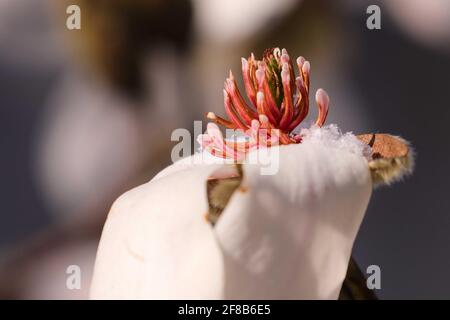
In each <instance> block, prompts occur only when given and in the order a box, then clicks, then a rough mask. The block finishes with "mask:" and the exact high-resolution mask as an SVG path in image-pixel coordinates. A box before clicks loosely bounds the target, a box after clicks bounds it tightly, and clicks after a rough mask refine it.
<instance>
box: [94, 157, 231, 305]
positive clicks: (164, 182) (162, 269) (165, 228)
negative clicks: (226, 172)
mask: <svg viewBox="0 0 450 320" xmlns="http://www.w3.org/2000/svg"><path fill="white" fill-rule="evenodd" d="M217 167H218V166H215V165H209V166H198V167H195V168H191V170H183V171H180V172H179V173H178V174H176V175H167V176H165V177H161V178H159V179H158V180H155V181H151V182H149V183H147V184H144V185H142V186H139V187H137V188H135V189H133V190H131V191H129V192H127V193H125V194H124V195H123V196H121V197H120V198H119V199H118V200H117V201H116V202H115V204H114V205H113V207H112V209H111V211H110V213H109V216H108V219H107V221H106V224H105V226H104V229H103V233H102V238H101V241H100V245H99V248H98V252H97V259H96V265H95V270H94V277H93V281H92V287H91V297H92V298H94V299H197V298H202V299H208V298H220V297H222V295H221V294H222V292H223V290H222V287H223V279H222V275H223V262H222V259H221V253H220V249H219V248H218V246H217V242H216V240H215V237H214V233H213V229H212V227H211V225H210V224H209V223H208V222H207V221H206V219H205V214H206V213H207V210H208V207H207V199H206V179H207V177H208V176H209V175H210V174H211V172H213V171H214V170H216V169H217Z"/></svg>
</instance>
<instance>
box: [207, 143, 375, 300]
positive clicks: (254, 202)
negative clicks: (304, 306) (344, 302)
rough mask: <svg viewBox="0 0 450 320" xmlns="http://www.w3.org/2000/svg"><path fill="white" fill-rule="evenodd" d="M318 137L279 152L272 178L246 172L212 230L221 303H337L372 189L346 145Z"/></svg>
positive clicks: (359, 159) (363, 164) (254, 168)
mask: <svg viewBox="0 0 450 320" xmlns="http://www.w3.org/2000/svg"><path fill="white" fill-rule="evenodd" d="M316 138H317V137H316ZM316 138H315V139H312V138H311V139H305V141H304V142H303V143H301V144H299V145H288V146H282V147H280V148H279V151H280V165H279V171H278V173H277V174H276V175H261V174H260V173H261V171H260V166H258V165H245V166H244V181H243V188H241V189H242V190H241V191H236V192H235V194H233V196H232V198H231V199H230V202H229V204H228V206H227V207H226V209H225V210H224V212H223V213H222V216H221V218H220V219H219V221H218V223H217V225H216V229H215V231H216V234H217V237H218V239H219V242H220V244H221V247H222V250H223V253H224V262H225V284H226V287H225V297H226V298H231V299H239V298H244V299H245V298H250V299H259V298H262V299H265V298H274V299H277V298H288V299H289V298H319V299H335V298H337V297H338V294H339V290H340V288H341V285H342V282H343V280H344V278H345V274H346V270H347V265H348V261H349V258H350V254H351V250H352V246H353V242H354V239H355V236H356V233H357V230H358V228H359V226H360V223H361V221H362V218H363V215H364V212H365V210H366V207H367V204H368V201H369V198H370V195H371V190H372V183H371V178H370V173H369V169H368V165H367V160H366V159H365V158H364V157H363V156H362V154H358V152H354V151H355V148H354V146H351V143H350V145H346V144H339V143H336V144H333V143H331V144H330V143H328V144H324V141H321V139H318V138H317V139H316ZM349 146H350V147H349ZM274 148H275V147H274ZM352 148H353V149H352ZM272 149H273V148H272ZM356 149H357V148H356Z"/></svg>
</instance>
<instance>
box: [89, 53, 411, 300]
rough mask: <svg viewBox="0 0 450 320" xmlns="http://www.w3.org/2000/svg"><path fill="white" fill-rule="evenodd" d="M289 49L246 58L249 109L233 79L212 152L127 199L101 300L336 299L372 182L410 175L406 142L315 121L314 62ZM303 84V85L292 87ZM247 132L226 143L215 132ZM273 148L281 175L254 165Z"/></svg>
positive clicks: (207, 144)
mask: <svg viewBox="0 0 450 320" xmlns="http://www.w3.org/2000/svg"><path fill="white" fill-rule="evenodd" d="M297 66H298V69H299V76H298V77H297V78H295V75H294V68H293V65H292V63H291V60H290V58H289V56H288V54H287V52H286V50H282V51H280V50H279V49H271V50H268V51H266V53H265V55H264V59H263V60H261V61H257V60H256V59H255V57H254V56H253V55H252V56H251V57H250V58H249V59H248V60H245V59H243V60H242V68H243V78H244V85H245V89H246V93H247V97H248V102H249V104H247V103H246V102H245V100H244V98H243V97H242V95H241V94H240V92H239V90H238V88H237V85H236V81H235V79H234V77H233V75H232V74H230V76H229V78H228V79H227V80H226V82H225V91H224V96H225V110H226V112H227V115H228V117H229V120H227V119H224V118H221V117H219V116H216V115H215V114H212V113H209V114H208V118H209V119H211V120H213V121H214V122H215V123H211V124H209V125H208V130H207V133H206V134H205V135H202V136H201V137H200V141H201V143H202V147H203V150H202V152H199V153H197V154H195V155H193V156H191V157H189V158H186V159H183V160H180V161H178V162H175V163H174V164H173V165H171V166H169V167H167V168H166V169H164V170H163V171H162V172H160V173H159V174H158V175H157V176H156V177H154V178H153V179H152V180H151V181H150V182H148V183H146V184H144V185H141V186H139V187H137V188H135V189H133V190H131V191H128V192H127V193H125V194H124V195H122V196H121V197H120V198H119V199H118V200H117V201H116V202H115V203H114V204H113V206H112V208H111V211H110V213H109V215H108V219H107V221H106V224H105V227H104V230H103V234H102V238H101V241H100V244H99V248H98V253H97V260H96V264H95V271H94V277H93V282H92V287H91V297H92V298H95V299H97V298H100V299H102V298H113V299H121V298H125V299H133V298H135V299H241V298H242V299H278V298H287V299H303V298H306V299H336V298H337V297H338V296H339V292H340V290H341V287H342V283H343V281H344V279H345V276H346V272H347V267H348V263H349V259H350V255H351V251H352V246H353V242H354V240H355V237H356V234H357V231H358V228H359V226H360V224H361V221H362V219H363V216H364V213H365V211H366V208H367V204H368V202H369V199H370V196H371V193H372V187H373V185H374V183H376V184H377V183H389V182H391V181H393V180H394V179H397V178H399V177H401V176H402V175H403V174H405V173H407V172H409V171H410V169H411V165H412V161H411V159H412V158H411V152H410V151H409V148H408V145H407V144H406V143H405V142H404V141H403V140H401V139H399V138H396V137H392V136H389V135H383V134H376V135H375V134H373V135H370V134H369V135H362V136H358V137H357V136H355V135H353V134H351V133H346V134H342V133H341V132H340V131H339V129H338V127H337V126H336V125H327V126H324V122H325V119H326V115H327V113H328V105H329V99H328V96H327V95H326V93H325V91H323V90H321V89H319V90H318V92H317V94H316V101H317V104H318V108H319V115H318V118H317V120H316V122H315V123H314V124H313V125H312V126H311V127H310V128H309V129H305V128H304V129H302V130H297V129H296V128H297V126H298V125H299V124H300V123H301V122H302V120H303V119H304V118H305V117H306V114H307V113H308V108H309V103H308V93H309V71H310V66H309V62H307V61H305V60H304V59H303V58H301V57H300V58H298V59H297ZM294 79H295V80H294ZM217 124H220V125H223V126H225V127H227V128H229V129H233V130H239V131H241V137H243V138H241V139H240V140H237V139H235V138H229V137H226V138H224V137H223V135H222V133H221V132H220V130H219V129H218V127H217ZM267 150H270V151H271V152H274V153H275V154H277V155H278V156H277V157H276V158H274V159H273V161H275V159H276V161H277V162H278V166H277V168H278V170H277V171H276V172H275V173H274V174H271V175H263V174H261V171H260V169H261V166H262V164H260V163H249V162H248V161H246V160H247V159H249V158H252V156H254V155H259V154H261V153H263V152H266V151H267Z"/></svg>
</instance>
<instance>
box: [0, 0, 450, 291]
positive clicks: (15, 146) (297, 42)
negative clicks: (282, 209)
mask: <svg viewBox="0 0 450 320" xmlns="http://www.w3.org/2000/svg"><path fill="white" fill-rule="evenodd" d="M71 4H76V5H78V6H79V7H80V8H81V30H68V29H67V28H66V19H67V17H68V16H69V15H68V14H67V13H66V8H67V7H68V6H69V5H71ZM372 4H376V5H378V6H379V7H380V9H381V29H380V30H369V29H368V28H367V27H366V20H367V18H368V17H369V14H367V13H366V9H367V7H368V6H369V5H372ZM276 46H277V47H284V48H287V49H288V51H289V53H290V54H291V56H295V57H296V56H299V55H303V56H305V57H307V59H308V60H310V61H311V65H312V89H313V90H314V91H315V90H316V89H317V88H318V87H323V88H325V89H326V90H327V92H328V93H329V95H330V97H331V109H330V115H329V120H328V122H329V123H331V122H333V123H337V124H338V125H339V126H340V127H341V129H342V130H343V131H353V132H354V133H368V132H387V133H391V134H396V135H402V136H403V137H405V138H406V139H408V140H409V141H411V142H412V144H413V146H414V147H415V149H416V152H417V155H418V156H417V159H416V162H417V163H416V170H415V173H414V175H413V176H412V177H409V178H408V179H407V180H406V181H405V182H404V183H399V184H396V185H394V186H392V187H389V188H387V187H385V188H379V189H377V190H375V191H374V194H373V197H372V199H371V202H370V205H369V209H368V212H367V215H366V218H365V220H364V222H363V225H362V227H361V230H360V232H359V235H358V238H357V241H356V244H355V247H354V257H355V258H356V261H357V262H358V264H359V265H360V267H361V268H362V269H363V270H365V269H366V268H367V266H369V265H371V264H376V265H379V266H380V268H381V287H382V288H381V290H377V294H378V296H379V297H380V298H382V299H420V298H425V299H430V298H437V299H444V298H450V289H448V288H449V287H450V274H449V272H448V270H450V231H449V230H450V197H449V196H448V194H449V187H448V180H447V179H448V178H449V173H448V172H447V166H448V165H447V164H448V163H449V162H450V149H449V143H448V136H449V134H448V133H447V131H446V127H447V124H448V122H447V119H449V118H450V108H449V101H450V77H449V75H450V1H448V0H433V1H427V0H386V1H364V0H353V1H352V0H339V1H337V0H328V1H326V0H320V1H319V0H314V1H312V0H277V1H275V0H226V1H225V0H190V1H188V0H184V1H183V0H73V1H66V0H40V1H34V0H0V133H1V134H0V141H1V146H2V150H3V151H2V153H1V157H0V171H1V178H2V179H1V181H0V190H1V192H0V197H1V198H0V199H1V204H2V205H1V210H0V298H25V299H27V298H28V299H80V298H86V297H87V294H88V290H89V282H90V278H91V273H92V266H93V262H94V258H95V251H96V247H97V243H98V239H99V237H100V233H101V228H102V225H103V222H104V220H105V218H106V214H107V212H108V210H109V207H110V205H111V203H112V202H113V200H114V199H115V198H117V197H118V196H119V195H120V194H121V193H123V192H124V191H126V190H127V189H129V188H131V187H133V186H136V185H138V184H140V183H143V182H146V181H148V180H150V179H151V178H152V176H153V175H154V174H155V173H156V172H158V171H159V170H161V169H162V168H164V167H165V166H166V165H168V164H170V151H171V148H172V147H173V145H174V144H175V142H171V141H170V134H171V132H172V130H174V129H175V128H180V127H183V128H187V129H189V130H191V131H192V130H193V121H194V120H204V119H203V115H204V113H205V112H206V111H214V112H216V113H217V114H223V112H222V110H223V107H222V101H223V98H222V87H223V81H224V79H225V77H226V76H227V74H228V70H229V69H230V68H231V69H232V70H233V71H234V73H235V74H239V73H240V72H239V70H240V57H241V56H244V57H247V56H248V55H249V54H250V53H251V52H254V53H255V54H256V55H257V56H259V57H260V56H261V54H262V52H263V51H264V49H265V48H268V47H276ZM310 117H311V119H313V118H314V117H315V114H314V111H313V112H312V113H311V116H310ZM69 265H79V266H80V267H81V270H82V285H81V290H68V289H67V288H66V278H67V274H66V268H67V267H68V266H69Z"/></svg>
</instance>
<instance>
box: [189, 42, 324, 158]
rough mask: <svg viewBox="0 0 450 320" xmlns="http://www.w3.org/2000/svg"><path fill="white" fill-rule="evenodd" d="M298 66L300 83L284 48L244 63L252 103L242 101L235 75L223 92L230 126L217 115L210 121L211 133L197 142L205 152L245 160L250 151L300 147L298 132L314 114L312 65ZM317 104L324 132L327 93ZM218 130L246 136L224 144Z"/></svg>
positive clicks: (319, 92) (320, 94)
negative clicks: (275, 147) (311, 86)
mask: <svg viewBox="0 0 450 320" xmlns="http://www.w3.org/2000/svg"><path fill="white" fill-rule="evenodd" d="M296 65H297V69H298V72H299V75H298V76H297V77H296V76H295V72H294V64H293V63H292V60H291V58H290V57H289V55H288V53H287V51H286V49H283V50H280V49H279V48H274V49H267V50H266V51H265V52H264V57H263V59H262V60H256V59H255V56H254V54H253V53H252V54H251V55H250V57H249V58H248V59H244V58H242V76H243V80H244V88H245V93H246V95H247V99H248V102H249V103H247V102H246V101H245V100H244V98H243V97H242V95H241V93H240V91H239V88H238V86H237V82H236V79H235V78H234V76H233V74H232V72H231V71H230V74H229V76H228V78H227V79H226V80H225V88H224V90H223V94H224V106H225V112H226V114H227V116H228V120H227V119H224V118H222V117H219V116H217V115H216V114H214V113H213V112H209V113H208V114H207V115H206V117H207V118H208V119H209V120H211V121H213V123H209V124H208V127H207V133H206V134H203V135H200V136H199V138H198V140H199V143H200V145H201V146H202V149H205V150H207V151H209V152H210V153H211V154H212V155H214V156H219V157H222V158H232V159H235V160H240V159H242V158H244V157H245V154H246V153H248V152H249V151H251V150H254V149H258V148H261V147H270V146H274V145H279V144H291V143H300V142H301V141H302V137H301V135H300V134H299V133H296V132H295V129H296V128H297V127H298V125H299V124H300V123H301V122H302V121H303V120H304V119H305V118H306V116H307V115H308V111H309V84H310V76H309V74H310V63H309V61H306V60H305V59H304V58H303V57H298V58H297V59H296ZM316 103H317V106H318V110H319V113H318V116H317V120H316V122H315V124H316V125H317V126H319V127H321V126H322V125H323V124H324V123H325V120H326V117H327V114H328V106H329V98H328V95H327V93H326V92H325V91H324V90H323V89H319V90H317V92H316ZM216 124H218V125H221V126H223V127H225V128H227V129H231V130H232V131H233V132H236V131H239V132H241V133H242V134H240V135H234V136H231V137H227V138H226V139H225V138H224V137H223V135H222V132H221V131H220V129H219V127H218V126H217V125H216ZM242 137H244V139H243V138H242ZM238 138H239V139H238Z"/></svg>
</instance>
